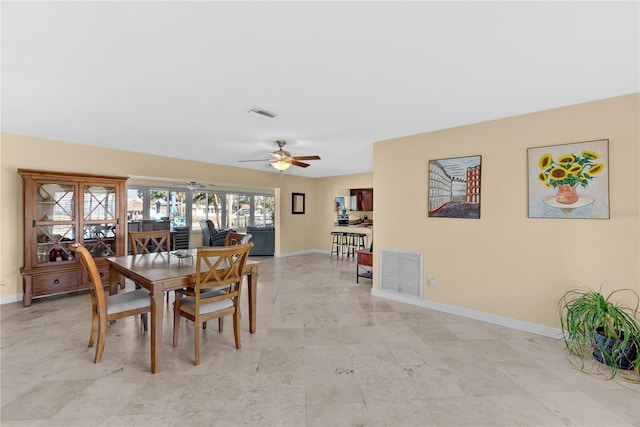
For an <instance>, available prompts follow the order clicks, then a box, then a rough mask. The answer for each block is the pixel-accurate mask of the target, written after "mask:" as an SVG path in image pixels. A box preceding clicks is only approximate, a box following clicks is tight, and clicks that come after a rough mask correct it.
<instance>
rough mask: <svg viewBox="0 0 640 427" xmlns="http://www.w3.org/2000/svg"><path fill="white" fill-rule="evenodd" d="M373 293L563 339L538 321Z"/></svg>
mask: <svg viewBox="0 0 640 427" xmlns="http://www.w3.org/2000/svg"><path fill="white" fill-rule="evenodd" d="M371 295H373V296H376V297H380V298H385V299H390V300H393V301H398V302H402V303H405V304H411V305H416V306H418V307H423V308H428V309H431V310H437V311H442V312H444V313H449V314H454V315H456V316H462V317H467V318H469V319H474V320H479V321H481V322H486V323H491V324H494V325H499V326H504V327H507V328H511V329H517V330H520V331H525V332H531V333H533V334H537V335H542V336H545V337H549V338H554V339H562V330H561V329H559V328H552V327H550V326H545V325H539V324H537V323H531V322H525V321H523V320H518V319H512V318H510V317H504V316H498V315H495V314H490V313H484V312H482V311H476V310H470V309H468V308H462V307H456V306H453V305H448V304H442V303H439V302H435V301H428V300H423V299H420V298H413V297H407V296H405V295H400V294H396V293H393V292H388V291H381V290H379V289H371Z"/></svg>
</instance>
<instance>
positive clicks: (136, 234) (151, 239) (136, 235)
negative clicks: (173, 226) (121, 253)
mask: <svg viewBox="0 0 640 427" xmlns="http://www.w3.org/2000/svg"><path fill="white" fill-rule="evenodd" d="M129 242H130V243H131V253H132V254H133V255H137V254H150V253H154V252H168V251H169V250H170V249H171V244H170V243H171V231H169V230H157V231H130V232H129ZM139 287H140V286H138V285H137V284H136V288H139ZM166 295H167V302H169V292H166ZM145 330H146V329H145Z"/></svg>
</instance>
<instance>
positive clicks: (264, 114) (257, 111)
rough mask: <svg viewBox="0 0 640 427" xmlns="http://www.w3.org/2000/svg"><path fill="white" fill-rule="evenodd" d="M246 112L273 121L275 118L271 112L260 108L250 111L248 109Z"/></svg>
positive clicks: (274, 114)
mask: <svg viewBox="0 0 640 427" xmlns="http://www.w3.org/2000/svg"><path fill="white" fill-rule="evenodd" d="M247 112H248V113H255V114H260V115H261V116H265V117H269V118H270V119H273V118H274V117H276V116H277V114H276V113H274V112H272V111H269V110H265V109H264V108H262V107H253V108H252V109H250V110H249V111H247Z"/></svg>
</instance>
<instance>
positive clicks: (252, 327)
mask: <svg viewBox="0 0 640 427" xmlns="http://www.w3.org/2000/svg"><path fill="white" fill-rule="evenodd" d="M247 291H248V292H247V293H248V294H249V332H250V333H252V334H253V333H254V332H255V331H256V301H257V299H258V272H257V271H255V269H254V270H253V271H251V273H250V274H248V275H247Z"/></svg>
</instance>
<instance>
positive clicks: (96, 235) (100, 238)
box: [82, 185, 117, 257]
mask: <svg viewBox="0 0 640 427" xmlns="http://www.w3.org/2000/svg"><path fill="white" fill-rule="evenodd" d="M83 196H84V197H83V207H82V211H83V224H84V225H83V233H84V235H83V239H84V246H85V247H86V248H87V250H88V251H89V252H91V255H92V256H94V257H104V256H115V255H116V230H117V219H116V214H117V211H116V187H113V186H98V185H89V186H85V187H84V189H83Z"/></svg>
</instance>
